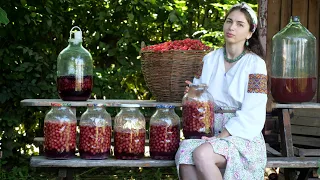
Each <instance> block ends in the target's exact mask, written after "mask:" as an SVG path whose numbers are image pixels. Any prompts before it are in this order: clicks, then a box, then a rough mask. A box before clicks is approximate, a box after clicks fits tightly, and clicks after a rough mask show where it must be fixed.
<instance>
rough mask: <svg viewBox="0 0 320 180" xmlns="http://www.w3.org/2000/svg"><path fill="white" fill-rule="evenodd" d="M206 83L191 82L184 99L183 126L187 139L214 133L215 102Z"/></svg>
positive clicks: (209, 135)
mask: <svg viewBox="0 0 320 180" xmlns="http://www.w3.org/2000/svg"><path fill="white" fill-rule="evenodd" d="M207 89H208V86H207V85H206V84H199V85H196V84H190V85H189V91H188V93H186V94H185V95H184V96H183V99H182V128H183V135H184V137H185V138H186V139H201V137H202V136H207V137H211V136H213V135H214V133H213V132H214V131H213V127H214V125H213V123H214V102H213V97H212V95H211V94H210V93H209V92H208V91H207Z"/></svg>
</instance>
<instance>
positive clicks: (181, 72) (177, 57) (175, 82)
mask: <svg viewBox="0 0 320 180" xmlns="http://www.w3.org/2000/svg"><path fill="white" fill-rule="evenodd" d="M205 54H206V51H196V50H189V51H183V50H170V51H165V52H153V51H141V65H142V73H143V75H144V79H145V81H146V83H147V86H148V88H149V90H150V91H151V93H152V95H153V96H155V98H156V100H157V101H161V102H181V100H182V98H183V95H184V91H185V87H186V83H185V81H186V80H190V81H192V79H193V77H194V75H195V74H196V73H197V72H198V71H199V69H200V68H201V67H202V58H203V57H204V55H205Z"/></svg>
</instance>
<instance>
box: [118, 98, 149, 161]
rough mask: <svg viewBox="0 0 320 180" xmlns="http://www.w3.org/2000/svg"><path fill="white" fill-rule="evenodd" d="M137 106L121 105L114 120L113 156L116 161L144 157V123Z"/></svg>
mask: <svg viewBox="0 0 320 180" xmlns="http://www.w3.org/2000/svg"><path fill="white" fill-rule="evenodd" d="M139 107H140V105H138V104H123V105H121V110H120V112H119V113H118V114H117V115H116V116H115V120H114V141H115V146H114V155H115V157H116V159H141V158H142V157H144V150H145V147H144V145H145V137H146V122H145V118H144V116H143V114H142V113H141V112H140V111H139Z"/></svg>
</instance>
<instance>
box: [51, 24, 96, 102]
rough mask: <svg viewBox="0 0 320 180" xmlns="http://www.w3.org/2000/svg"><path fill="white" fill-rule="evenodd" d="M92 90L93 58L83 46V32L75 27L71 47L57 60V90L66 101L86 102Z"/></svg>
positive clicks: (70, 42)
mask: <svg viewBox="0 0 320 180" xmlns="http://www.w3.org/2000/svg"><path fill="white" fill-rule="evenodd" d="M74 29H78V31H74ZM92 88H93V61H92V56H91V54H90V53H89V51H88V50H87V49H85V48H84V47H83V46H82V31H81V29H80V28H79V27H77V26H75V27H73V28H72V29H71V31H70V38H69V45H68V46H67V47H66V48H65V49H63V50H62V51H61V52H60V53H59V56H58V59H57V90H58V93H59V97H60V98H61V99H62V100H64V101H86V100H88V99H89V98H90V96H91V92H92Z"/></svg>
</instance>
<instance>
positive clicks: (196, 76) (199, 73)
mask: <svg viewBox="0 0 320 180" xmlns="http://www.w3.org/2000/svg"><path fill="white" fill-rule="evenodd" d="M202 68H203V61H202V62H201V64H200V65H199V67H198V70H197V71H196V73H195V75H194V77H195V78H197V79H199V78H200V76H201V74H202Z"/></svg>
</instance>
